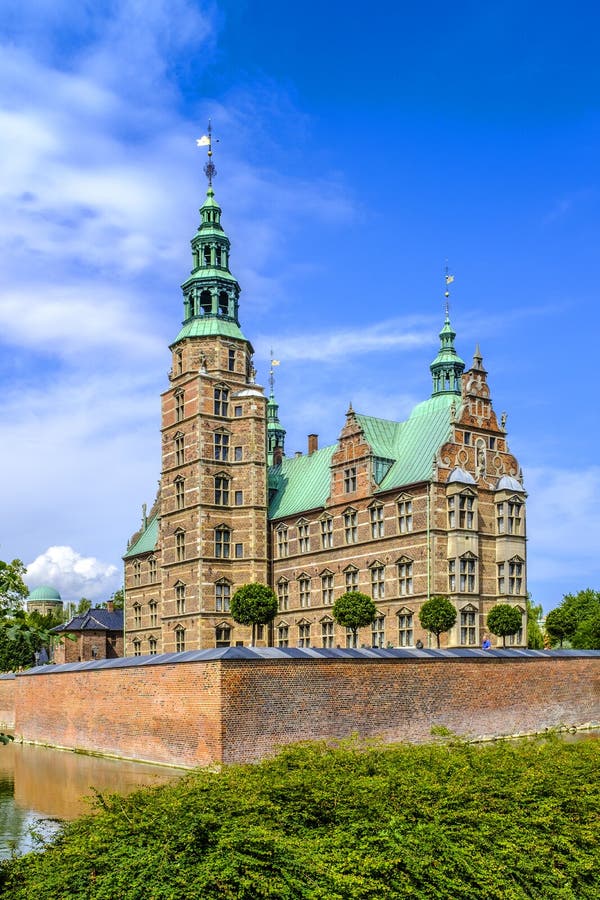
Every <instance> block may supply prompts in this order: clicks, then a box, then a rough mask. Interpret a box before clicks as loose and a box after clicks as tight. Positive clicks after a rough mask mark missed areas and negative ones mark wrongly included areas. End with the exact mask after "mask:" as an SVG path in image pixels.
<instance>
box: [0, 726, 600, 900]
mask: <svg viewBox="0 0 600 900" xmlns="http://www.w3.org/2000/svg"><path fill="white" fill-rule="evenodd" d="M599 763H600V742H599V741H597V740H589V741H581V742H578V743H573V744H568V743H562V742H560V741H558V740H555V739H550V740H547V739H543V740H536V741H522V742H497V743H494V744H490V745H479V746H476V745H466V744H460V743H454V744H453V743H450V744H444V745H439V744H437V745H436V744H431V745H427V746H409V745H400V746H379V745H378V746H369V745H367V746H364V745H359V744H358V743H352V742H350V743H345V744H343V745H342V746H340V747H339V748H337V749H331V748H329V747H327V746H325V745H321V744H309V745H296V746H294V747H291V748H289V749H286V750H284V751H283V752H282V753H281V754H280V755H279V756H277V758H275V759H273V760H270V761H267V762H263V763H261V764H257V765H251V766H230V767H226V768H225V769H224V770H223V771H222V772H221V773H220V774H211V773H209V772H205V771H201V772H197V773H193V774H191V775H189V776H187V777H185V778H184V779H182V780H180V781H177V782H175V783H173V784H169V785H167V786H162V787H157V788H152V789H144V790H141V791H139V792H137V793H135V794H132V795H130V796H129V797H127V798H121V797H118V796H109V797H98V801H97V805H98V812H97V813H96V814H95V815H93V816H87V817H85V818H82V819H79V820H77V821H75V822H72V823H70V824H68V825H67V826H66V827H65V830H64V833H63V834H62V835H61V836H60V837H59V838H58V839H57V840H56V841H55V842H54V843H53V844H52V845H50V846H49V847H48V848H47V849H46V850H45V851H44V852H43V853H38V854H29V855H27V856H24V857H21V858H20V859H16V860H13V861H11V862H9V863H5V864H3V866H2V867H1V869H0V879H1V883H2V888H1V889H0V895H1V896H2V897H7V898H8V897H10V898H11V900H20V898H27V900H62V898H64V900H79V898H81V900H188V898H189V900H192V898H193V900H199V898H200V900H212V898H231V900H233V898H236V900H238V898H239V900H241V898H248V900H257V898H266V897H268V898H273V900H275V898H276V900H287V898H310V900H341V898H344V900H346V898H361V900H362V898H373V900H381V898H396V897H403V898H404V897H415V898H429V897H431V898H436V900H440V898H448V900H457V898H483V897H485V898H498V900H517V898H534V897H535V898H544V900H548V898H561V900H565V898H577V900H582V898H594V900H597V898H598V897H599V896H600V867H599V866H598V858H599V851H600V828H599V827H598V826H599V825H600V822H599V816H600V812H599V811H600V784H599V779H598V770H599Z"/></svg>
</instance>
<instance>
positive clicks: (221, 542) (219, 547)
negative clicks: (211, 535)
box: [215, 525, 231, 559]
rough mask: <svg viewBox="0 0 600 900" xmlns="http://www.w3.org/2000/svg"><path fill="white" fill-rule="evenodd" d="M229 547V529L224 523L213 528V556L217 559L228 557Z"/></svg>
mask: <svg viewBox="0 0 600 900" xmlns="http://www.w3.org/2000/svg"><path fill="white" fill-rule="evenodd" d="M230 549H231V531H230V529H229V528H228V527H227V526H226V525H219V526H218V527H217V528H215V556H216V557H217V558H218V559H229V553H230Z"/></svg>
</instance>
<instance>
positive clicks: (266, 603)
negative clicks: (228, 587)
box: [230, 582, 278, 646]
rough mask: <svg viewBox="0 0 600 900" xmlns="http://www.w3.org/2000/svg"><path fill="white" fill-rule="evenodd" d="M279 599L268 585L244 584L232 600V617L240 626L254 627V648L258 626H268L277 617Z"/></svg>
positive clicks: (257, 583)
mask: <svg viewBox="0 0 600 900" xmlns="http://www.w3.org/2000/svg"><path fill="white" fill-rule="evenodd" d="M277 606H278V604H277V597H276V596H275V594H274V593H273V591H272V590H271V588H270V587H267V585H266V584H260V583H259V582H255V583H254V584H243V585H242V587H240V588H238V589H237V591H236V592H235V594H234V595H233V597H232V598H231V607H230V609H231V615H232V617H233V620H234V622H239V624H240V625H252V646H254V635H255V630H256V626H257V625H268V624H269V622H272V621H273V619H274V618H275V616H276V615H277Z"/></svg>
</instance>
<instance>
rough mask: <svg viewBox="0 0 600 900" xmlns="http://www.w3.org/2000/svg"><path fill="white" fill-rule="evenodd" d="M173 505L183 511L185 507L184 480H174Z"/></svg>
mask: <svg viewBox="0 0 600 900" xmlns="http://www.w3.org/2000/svg"><path fill="white" fill-rule="evenodd" d="M175 505H176V507H177V509H183V508H184V506H185V480H184V479H183V478H176V479H175Z"/></svg>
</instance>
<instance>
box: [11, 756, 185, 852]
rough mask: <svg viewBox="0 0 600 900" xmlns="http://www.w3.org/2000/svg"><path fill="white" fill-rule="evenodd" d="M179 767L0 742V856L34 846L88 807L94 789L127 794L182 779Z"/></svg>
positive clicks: (88, 810) (24, 850) (83, 812)
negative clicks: (144, 787)
mask: <svg viewBox="0 0 600 900" xmlns="http://www.w3.org/2000/svg"><path fill="white" fill-rule="evenodd" d="M182 774H183V772H182V770H181V769H169V768H166V767H164V766H152V765H145V764H142V763H131V762H126V761H124V760H117V759H102V758H100V757H96V756H85V755H82V754H80V753H70V752H68V751H61V750H53V749H50V748H47V747H35V746H30V745H28V744H7V745H6V746H2V745H1V744H0V859H6V858H7V857H10V856H11V855H12V854H13V853H27V852H28V851H29V850H35V849H38V848H39V846H40V845H39V842H38V840H37V838H36V835H41V836H43V838H44V839H47V838H49V837H51V836H52V835H53V834H55V833H56V831H57V830H58V829H59V828H60V822H61V821H64V820H67V819H75V818H77V816H81V815H85V814H86V813H88V812H90V811H91V810H92V806H91V798H92V797H93V795H94V791H99V792H100V793H101V794H106V793H118V794H128V793H131V791H134V790H136V788H138V787H142V786H146V785H153V784H164V783H165V782H167V781H171V780H173V779H175V778H179V777H181V775H182Z"/></svg>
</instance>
